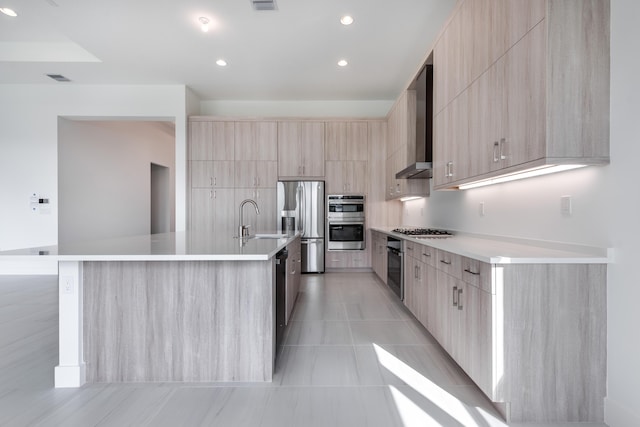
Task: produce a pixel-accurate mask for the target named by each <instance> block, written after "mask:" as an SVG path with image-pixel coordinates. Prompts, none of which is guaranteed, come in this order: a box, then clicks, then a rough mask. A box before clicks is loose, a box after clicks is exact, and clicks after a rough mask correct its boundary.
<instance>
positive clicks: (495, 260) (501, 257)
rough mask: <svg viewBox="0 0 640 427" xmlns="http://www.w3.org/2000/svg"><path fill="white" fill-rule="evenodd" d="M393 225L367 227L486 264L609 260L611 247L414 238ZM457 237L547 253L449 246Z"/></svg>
mask: <svg viewBox="0 0 640 427" xmlns="http://www.w3.org/2000/svg"><path fill="white" fill-rule="evenodd" d="M393 228H395V227H393ZM393 228H392V227H371V228H370V230H372V231H377V232H379V233H382V234H386V235H388V236H392V237H396V238H398V239H402V240H406V241H410V242H413V243H417V244H420V245H424V246H430V247H433V248H436V249H440V250H443V251H448V252H451V253H455V254H457V255H461V256H465V257H467V258H472V259H475V260H478V261H482V262H486V263H489V264H610V263H611V262H612V261H613V249H611V248H598V247H589V246H584V245H578V244H575V245H574V244H565V243H558V245H557V247H556V248H554V247H553V246H554V245H553V243H551V242H544V245H541V243H542V242H534V241H530V240H526V239H508V240H507V239H505V240H502V239H500V238H499V237H493V236H491V237H483V236H480V235H477V234H470V233H456V234H454V236H453V237H450V238H444V239H442V238H433V239H418V238H415V237H411V236H407V235H404V234H401V233H395V232H393V231H392V229H393ZM454 239H455V240H454ZM461 239H465V240H466V241H468V242H473V243H476V244H478V243H482V242H483V241H484V242H486V244H487V246H489V245H492V246H496V245H498V246H499V245H501V244H502V245H503V246H504V247H511V249H513V248H520V249H521V250H522V251H525V252H526V251H527V250H529V251H534V250H536V251H538V252H545V251H547V252H548V254H543V255H536V256H528V255H524V256H523V255H512V254H511V255H510V254H509V253H508V250H505V252H504V253H503V254H500V253H497V252H495V250H490V249H487V251H486V252H485V251H482V250H470V249H460V248H456V247H452V246H454V245H452V242H455V243H459V244H462V242H464V240H462V242H461ZM571 249H573V250H571Z"/></svg>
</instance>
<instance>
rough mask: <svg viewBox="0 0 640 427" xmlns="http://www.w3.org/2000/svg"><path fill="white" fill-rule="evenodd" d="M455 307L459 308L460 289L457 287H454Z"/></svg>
mask: <svg viewBox="0 0 640 427" xmlns="http://www.w3.org/2000/svg"><path fill="white" fill-rule="evenodd" d="M453 306H454V307H457V306H458V287H457V286H454V287H453Z"/></svg>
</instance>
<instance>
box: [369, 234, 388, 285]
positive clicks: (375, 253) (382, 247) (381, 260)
mask: <svg viewBox="0 0 640 427" xmlns="http://www.w3.org/2000/svg"><path fill="white" fill-rule="evenodd" d="M371 267H372V268H373V272H374V273H375V274H376V275H377V276H378V277H379V278H380V280H382V281H383V282H384V283H385V284H386V283H387V236H386V235H385V234H382V233H379V232H377V231H373V230H372V231H371Z"/></svg>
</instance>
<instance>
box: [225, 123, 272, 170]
mask: <svg viewBox="0 0 640 427" xmlns="http://www.w3.org/2000/svg"><path fill="white" fill-rule="evenodd" d="M277 141H278V127H277V124H276V122H263V121H246V122H236V123H235V142H236V143H235V160H271V161H276V160H278V148H277Z"/></svg>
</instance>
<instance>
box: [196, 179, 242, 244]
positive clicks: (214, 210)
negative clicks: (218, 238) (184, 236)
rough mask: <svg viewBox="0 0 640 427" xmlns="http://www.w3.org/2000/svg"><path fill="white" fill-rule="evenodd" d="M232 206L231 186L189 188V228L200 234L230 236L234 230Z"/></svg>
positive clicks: (234, 212)
mask: <svg viewBox="0 0 640 427" xmlns="http://www.w3.org/2000/svg"><path fill="white" fill-rule="evenodd" d="M234 206H236V205H234V190H233V189H232V188H222V189H205V188H193V189H191V209H190V215H191V218H190V230H191V231H194V232H196V233H200V234H212V233H222V234H223V235H229V236H231V235H232V234H233V232H234V230H235V228H234V223H235V214H236V210H235V209H234V208H233V207H234Z"/></svg>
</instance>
